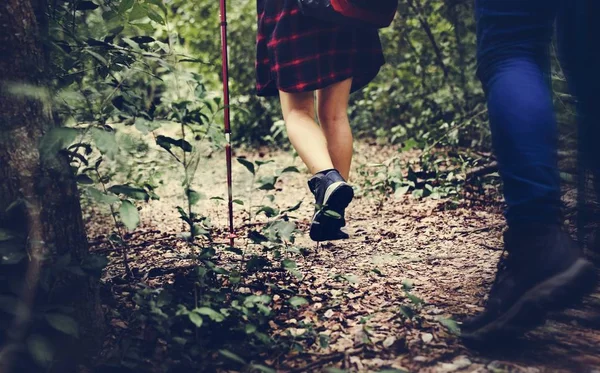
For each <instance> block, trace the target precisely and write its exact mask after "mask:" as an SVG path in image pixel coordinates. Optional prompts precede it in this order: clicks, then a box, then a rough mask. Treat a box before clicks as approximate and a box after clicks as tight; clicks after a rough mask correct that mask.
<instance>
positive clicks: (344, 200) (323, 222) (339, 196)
mask: <svg viewBox="0 0 600 373" xmlns="http://www.w3.org/2000/svg"><path fill="white" fill-rule="evenodd" d="M308 187H309V188H310V191H311V192H312V194H313V195H314V196H315V204H316V207H315V214H314V216H313V218H312V221H311V224H310V238H311V239H312V240H313V241H317V242H320V241H333V240H343V239H346V238H348V237H349V235H348V233H346V232H345V231H344V229H343V228H344V227H345V226H346V220H345V210H346V207H348V205H349V204H350V202H351V201H352V199H353V198H354V190H353V189H352V187H351V186H350V185H348V183H346V181H345V180H344V178H343V177H342V175H340V173H339V172H338V171H336V170H332V171H329V172H327V174H325V175H323V174H316V175H315V176H313V177H312V178H310V180H308Z"/></svg>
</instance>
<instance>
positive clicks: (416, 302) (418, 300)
mask: <svg viewBox="0 0 600 373" xmlns="http://www.w3.org/2000/svg"><path fill="white" fill-rule="evenodd" d="M406 297H407V298H408V299H409V300H410V301H411V302H412V303H413V304H414V305H415V306H419V305H421V304H423V303H425V302H424V301H423V299H421V298H419V297H417V296H416V295H413V294H411V293H406Z"/></svg>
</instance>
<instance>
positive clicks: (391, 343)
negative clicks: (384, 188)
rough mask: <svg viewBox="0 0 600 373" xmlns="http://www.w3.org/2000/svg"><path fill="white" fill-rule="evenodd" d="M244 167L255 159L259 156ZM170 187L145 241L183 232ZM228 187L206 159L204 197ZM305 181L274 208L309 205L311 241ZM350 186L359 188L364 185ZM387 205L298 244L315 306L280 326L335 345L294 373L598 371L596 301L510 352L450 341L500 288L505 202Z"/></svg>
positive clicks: (374, 157)
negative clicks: (153, 234)
mask: <svg viewBox="0 0 600 373" xmlns="http://www.w3.org/2000/svg"><path fill="white" fill-rule="evenodd" d="M393 154H395V150H394V149H392V148H381V147H374V146H367V145H366V144H361V145H360V146H359V148H358V151H357V157H356V162H355V163H356V167H360V165H364V164H366V163H372V162H380V161H383V160H385V159H387V158H389V157H390V156H391V155H393ZM238 155H239V154H238ZM268 157H269V159H273V160H275V163H274V164H269V165H266V166H265V170H264V172H265V173H266V174H269V173H270V172H272V170H273V169H274V168H275V167H282V166H288V165H291V164H296V165H297V166H299V165H300V163H299V161H298V160H294V159H293V158H292V156H291V155H290V154H289V153H283V152H282V153H276V154H274V155H269V156H268ZM248 158H249V159H252V160H255V159H259V155H258V154H251V155H248ZM265 158H266V157H265ZM235 166H236V167H235V184H236V185H235V191H236V198H241V199H243V200H244V201H246V202H245V206H248V204H249V202H248V201H249V200H250V197H249V195H251V196H252V197H251V198H252V201H253V204H258V202H259V201H260V200H262V196H261V195H260V194H258V193H257V192H254V191H253V192H252V193H250V192H249V187H250V183H251V175H250V174H249V173H248V172H247V171H246V170H245V169H244V168H243V167H242V166H241V165H239V164H236V165H235ZM354 175H358V173H356V172H355V173H354ZM168 179H169V182H167V183H165V185H163V186H162V187H161V189H160V190H158V192H157V193H158V194H159V195H160V196H161V200H160V201H153V202H151V203H150V204H147V205H144V206H143V207H142V209H141V216H142V221H143V222H144V230H146V231H152V230H156V231H160V232H161V233H160V234H159V236H160V237H164V239H167V238H168V237H172V235H173V234H177V233H178V232H180V231H181V230H182V224H181V222H180V220H179V218H178V214H177V212H176V210H175V206H176V205H177V204H180V203H181V201H182V200H180V199H179V197H178V196H181V195H182V193H181V191H180V186H179V183H178V182H177V181H176V180H177V179H176V178H175V177H172V178H168ZM223 180H225V172H224V162H223V161H222V160H221V159H209V160H207V162H206V163H205V164H202V165H201V167H200V170H199V171H198V177H197V186H196V189H197V190H200V191H202V192H203V193H205V194H206V195H207V197H213V196H222V197H224V196H225V185H224V183H223ZM305 181H306V175H303V174H285V175H284V176H283V177H282V179H281V181H280V182H279V183H278V184H277V187H278V189H279V190H278V191H277V192H276V193H275V201H274V203H275V204H276V205H279V206H281V207H290V206H293V205H295V204H296V202H298V201H299V200H301V199H302V200H304V203H303V205H302V207H301V208H300V210H298V212H296V213H295V215H296V216H297V217H299V226H300V228H302V229H304V230H306V228H307V222H308V220H307V219H308V217H309V216H310V212H311V209H312V206H311V203H310V202H311V198H310V195H309V192H308V190H307V187H306V185H305ZM353 182H354V183H355V184H356V185H359V186H360V185H361V184H362V182H361V180H360V179H355V180H353ZM359 194H360V193H359ZM379 202H380V201H379V200H377V199H375V198H372V197H360V196H359V198H357V199H356V200H355V202H354V203H353V205H352V207H351V209H350V210H349V211H348V221H349V222H350V225H351V226H350V227H351V230H352V231H353V236H352V238H351V239H350V240H347V241H344V242H335V243H327V244H324V245H321V246H320V247H318V248H317V247H316V245H315V244H314V243H312V242H310V241H309V240H308V239H307V237H300V238H299V239H298V241H297V244H298V245H299V246H303V247H306V248H308V249H309V250H310V251H311V255H308V256H307V257H301V258H297V263H298V266H299V269H300V270H301V272H302V273H303V274H304V275H305V277H304V279H303V280H302V282H301V283H300V284H301V285H299V286H300V292H301V293H303V296H305V297H306V298H307V299H308V300H309V305H308V306H305V307H303V308H301V309H300V310H299V311H298V312H297V313H296V314H294V315H286V321H285V323H284V321H283V320H282V321H281V323H278V324H277V327H278V328H281V329H284V328H285V329H290V328H291V329H292V330H293V331H294V333H297V334H298V336H302V335H303V333H306V330H305V327H304V326H303V325H305V324H308V323H309V324H311V325H312V327H313V328H314V330H315V331H317V332H318V333H321V334H324V335H327V336H328V344H329V346H328V347H326V348H317V347H313V348H312V350H310V351H309V352H310V353H309V354H307V353H302V354H293V353H291V354H290V355H289V356H288V357H286V359H285V360H286V361H287V362H288V363H289V365H291V366H297V367H304V368H299V369H297V371H307V372H311V371H315V372H316V371H320V369H322V367H325V366H329V367H338V368H343V369H346V370H348V371H353V372H354V371H357V372H376V371H379V370H381V369H383V368H397V369H404V370H406V371H410V372H417V371H419V372H557V371H568V372H600V293H598V292H596V294H594V295H593V296H591V297H588V298H587V299H586V300H585V302H584V304H583V305H581V306H579V307H578V308H577V309H573V310H569V311H568V312H566V313H563V314H560V315H555V316H553V317H552V319H551V320H550V321H549V322H548V323H547V324H546V325H545V326H544V327H543V328H540V329H539V330H538V331H536V332H533V333H530V334H528V335H527V336H526V338H525V339H524V340H522V341H520V342H519V343H515V344H511V345H510V346H505V347H504V349H503V350H502V351H495V352H493V353H491V352H476V351H473V350H469V349H467V348H465V347H464V346H463V345H462V344H461V343H460V342H459V340H458V339H457V338H456V337H455V336H454V335H453V334H452V333H451V332H450V330H449V328H448V326H447V324H446V323H447V321H446V320H448V319H453V320H456V321H460V320H462V319H463V318H464V317H466V316H467V315H470V314H473V313H476V312H478V311H480V310H481V309H482V304H483V301H484V296H485V294H486V291H487V289H488V286H489V285H490V284H491V281H493V278H494V274H495V271H496V262H497V260H498V257H499V256H500V254H501V250H500V248H501V239H500V238H501V234H502V231H503V229H504V222H503V218H502V215H501V210H500V206H499V204H498V203H497V202H496V203H494V202H493V201H491V203H490V204H489V205H488V206H484V207H477V208H468V207H466V206H464V204H463V205H462V206H461V205H459V206H458V207H457V208H455V209H451V210H449V209H448V210H447V209H445V208H444V206H445V204H444V201H434V200H427V199H425V200H415V199H413V198H411V197H408V196H406V197H403V198H401V199H399V200H396V199H394V198H391V199H389V200H387V201H386V202H384V203H383V206H381V208H380V207H379ZM244 208H245V207H236V211H237V214H236V225H238V226H239V225H241V224H242V223H243V217H244V216H245V213H244V212H243V209H244ZM198 211H199V212H201V213H202V214H203V215H207V216H210V217H211V218H212V220H213V222H214V224H215V225H216V226H217V227H224V226H225V218H226V210H225V205H223V204H216V203H215V202H214V201H210V200H208V199H207V200H205V201H203V202H202V204H201V205H200V206H199V208H198ZM142 231H143V230H142ZM134 251H135V252H134V253H133V255H132V260H133V261H134V262H135V264H134V266H135V267H136V268H137V271H139V272H141V273H144V272H145V271H148V270H150V268H149V267H148V268H146V267H145V265H144V263H145V260H146V259H147V258H148V257H150V256H152V257H153V264H152V268H154V267H156V262H157V261H158V262H159V263H162V264H161V265H162V266H165V267H169V266H182V265H185V264H186V263H185V262H184V261H182V260H179V259H177V256H176V255H175V254H174V253H173V252H171V251H162V252H154V251H150V250H149V251H148V252H145V251H144V250H143V247H142V248H140V249H136V250H134ZM112 261H113V262H112V264H111V265H110V266H109V268H108V272H107V275H106V276H107V277H110V276H116V275H117V274H118V273H119V271H121V269H120V266H119V264H118V257H117V256H115V257H114V258H113V259H112ZM407 282H410V283H412V286H413V287H412V290H410V294H412V295H415V296H417V297H418V298H420V299H422V300H424V301H425V304H424V305H420V306H418V307H415V308H416V312H417V314H418V317H417V319H416V321H412V322H411V321H405V318H403V317H401V316H400V315H399V309H400V307H401V306H402V305H411V304H412V305H415V303H414V299H413V301H412V302H411V300H410V295H407V294H406V292H405V288H406V283H407ZM440 319H441V320H442V321H440ZM450 323H451V322H450ZM444 325H446V326H444ZM450 329H451V327H450ZM299 339H301V338H299ZM316 345H318V343H317V344H316Z"/></svg>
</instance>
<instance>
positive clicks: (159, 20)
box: [148, 8, 165, 25]
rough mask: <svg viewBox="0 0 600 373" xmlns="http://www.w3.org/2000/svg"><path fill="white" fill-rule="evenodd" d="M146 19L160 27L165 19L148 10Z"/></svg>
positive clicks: (152, 10)
mask: <svg viewBox="0 0 600 373" xmlns="http://www.w3.org/2000/svg"><path fill="white" fill-rule="evenodd" d="M148 18H150V19H151V20H152V21H154V22H156V23H158V24H161V25H164V24H165V19H164V18H163V16H161V15H160V14H158V13H157V12H156V11H155V10H154V9H150V8H148Z"/></svg>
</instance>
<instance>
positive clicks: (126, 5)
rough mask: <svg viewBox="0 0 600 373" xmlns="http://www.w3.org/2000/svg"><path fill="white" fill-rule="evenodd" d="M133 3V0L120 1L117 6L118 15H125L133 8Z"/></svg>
mask: <svg viewBox="0 0 600 373" xmlns="http://www.w3.org/2000/svg"><path fill="white" fill-rule="evenodd" d="M134 3H135V1H134V0H122V1H121V3H120V4H119V8H118V9H119V13H125V12H126V11H128V10H129V9H131V7H133V4H134Z"/></svg>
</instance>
